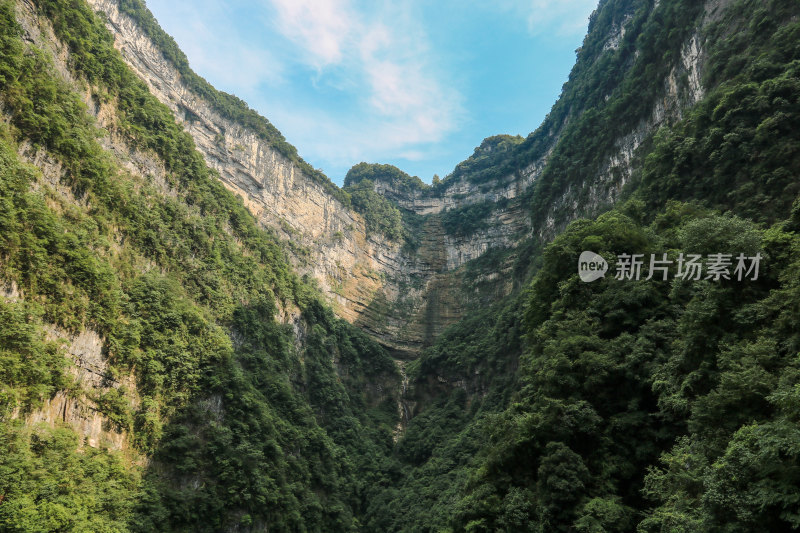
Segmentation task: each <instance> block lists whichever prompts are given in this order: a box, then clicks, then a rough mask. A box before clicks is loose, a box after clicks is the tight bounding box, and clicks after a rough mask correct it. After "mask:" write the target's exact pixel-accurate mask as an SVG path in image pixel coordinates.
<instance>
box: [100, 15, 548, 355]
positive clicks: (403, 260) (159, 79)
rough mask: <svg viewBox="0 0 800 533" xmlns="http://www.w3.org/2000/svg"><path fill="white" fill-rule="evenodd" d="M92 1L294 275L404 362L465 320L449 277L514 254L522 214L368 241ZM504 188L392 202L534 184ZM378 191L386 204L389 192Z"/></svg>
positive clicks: (334, 204)
mask: <svg viewBox="0 0 800 533" xmlns="http://www.w3.org/2000/svg"><path fill="white" fill-rule="evenodd" d="M89 3H90V5H92V7H93V8H94V9H95V10H98V11H102V12H103V13H104V14H105V16H106V18H107V21H108V25H109V28H110V29H111V30H112V32H113V34H114V37H115V46H116V47H117V48H118V49H119V50H120V52H121V53H122V55H123V57H124V59H125V60H126V62H127V63H128V64H129V66H130V67H131V68H132V69H133V70H134V71H135V72H136V73H137V74H138V75H139V76H140V77H141V78H142V79H143V80H144V81H145V82H146V83H147V85H148V87H149V89H150V91H151V92H152V93H153V94H154V95H155V96H156V97H157V98H158V99H159V100H161V102H163V103H164V104H166V105H167V106H169V108H170V109H171V110H172V111H173V113H174V114H175V116H176V118H177V119H178V120H179V121H180V122H181V123H182V124H183V126H184V128H185V129H186V131H187V132H189V133H190V134H191V136H192V137H193V138H194V141H195V144H196V145H197V148H198V150H199V151H200V152H201V153H202V154H203V155H204V157H205V159H206V162H207V163H208V165H209V166H210V167H212V168H214V169H216V170H217V171H218V172H219V175H220V179H221V180H222V182H223V183H224V184H225V186H226V187H227V188H228V189H230V190H231V191H233V192H234V193H236V194H238V195H239V196H241V198H242V199H243V201H244V202H245V205H246V206H247V207H248V208H249V209H250V211H251V212H252V213H253V214H254V215H255V216H256V217H257V218H258V219H259V220H260V222H262V223H263V224H264V225H265V226H268V227H270V228H272V229H273V230H275V231H276V232H277V233H278V234H279V235H280V236H281V237H282V238H284V239H286V240H287V241H291V242H292V245H291V246H289V247H287V248H288V249H289V251H290V253H292V254H293V256H294V257H293V260H294V263H295V265H296V267H297V268H298V270H299V271H300V273H302V274H309V275H311V276H313V277H314V278H315V279H316V280H317V282H318V284H319V286H320V288H321V289H322V290H323V291H324V292H325V293H326V294H327V295H328V297H329V298H330V301H331V302H332V303H333V305H334V309H335V310H336V312H337V313H338V314H339V315H340V316H341V317H343V318H345V319H347V320H348V321H351V322H354V323H358V324H360V325H362V326H363V327H364V328H365V329H366V330H368V331H370V332H371V333H372V334H373V335H374V336H375V337H376V338H377V339H378V340H380V341H381V342H382V343H383V344H385V345H386V346H387V347H389V348H392V349H395V350H397V351H398V352H400V353H401V355H400V356H401V357H407V356H411V355H413V354H414V353H415V352H416V351H417V350H418V349H419V347H420V346H422V345H423V344H425V343H426V342H427V341H429V340H430V339H431V338H433V336H434V335H435V334H436V333H437V332H438V331H441V329H443V328H444V327H446V326H447V325H448V324H449V323H451V322H452V321H453V320H455V319H457V318H458V317H459V316H461V308H462V307H463V303H464V302H459V297H458V295H449V296H447V295H444V294H443V291H442V289H443V287H445V286H447V285H449V284H451V283H448V282H447V281H446V280H447V279H449V278H450V277H451V276H449V273H450V271H453V270H455V269H457V268H459V267H460V266H462V265H463V264H464V263H466V262H467V261H469V260H470V259H474V258H477V257H478V256H480V255H481V254H483V253H484V252H485V251H486V250H488V249H489V248H490V247H492V246H513V245H514V244H516V241H517V240H518V239H519V236H520V230H521V229H523V228H524V226H525V221H524V217H519V216H518V214H519V212H520V209H519V207H518V206H516V207H514V208H511V209H500V210H498V211H497V212H496V213H494V214H493V215H494V217H495V220H494V222H493V223H492V224H491V225H490V228H489V229H487V230H486V231H483V232H480V233H479V234H475V235H469V236H464V237H459V238H454V237H452V236H449V235H447V234H446V233H445V232H444V231H442V228H441V223H439V222H437V221H433V220H430V221H428V222H426V223H425V224H424V225H423V228H422V235H421V239H420V240H421V245H420V246H419V248H418V249H417V250H413V251H412V250H407V249H404V248H403V246H402V243H399V242H392V241H389V240H388V239H386V238H385V237H383V236H382V235H376V234H368V233H367V231H366V228H365V224H364V220H363V218H362V217H361V216H360V215H359V214H358V213H356V212H354V211H353V210H352V209H350V208H349V207H348V206H346V205H344V204H343V202H342V201H340V200H339V199H338V198H336V197H335V196H334V195H332V194H331V193H330V192H329V191H330V189H329V188H326V186H325V185H323V184H321V183H319V182H318V181H315V180H314V179H313V178H311V177H309V176H307V175H306V174H305V173H304V172H303V171H302V170H301V169H300V168H299V167H298V166H297V165H295V164H294V163H293V162H291V161H290V160H288V159H287V158H286V157H285V156H283V155H282V154H281V153H279V152H278V151H277V150H275V149H274V148H273V147H272V146H271V145H270V144H269V142H268V141H266V140H264V139H262V138H260V137H259V136H258V135H257V134H256V133H254V132H253V131H251V130H249V129H247V128H244V127H242V126H241V125H239V124H237V123H235V122H232V121H230V120H228V119H227V118H225V117H223V116H222V115H221V114H220V113H218V112H217V111H216V110H215V109H214V108H213V106H212V105H211V104H210V103H209V102H207V101H205V100H204V99H203V98H201V97H199V96H198V95H196V94H195V93H193V92H192V91H191V90H190V89H189V88H188V87H187V85H186V84H185V83H184V82H183V80H182V78H181V75H180V73H179V71H178V70H177V69H176V68H175V67H174V66H173V65H172V64H171V63H170V62H169V61H167V60H166V59H165V58H164V56H163V54H162V52H161V51H160V50H159V49H158V47H157V46H156V45H155V44H154V43H153V42H152V41H151V40H150V39H149V38H148V37H147V35H145V34H144V33H143V32H142V31H141V29H140V28H139V27H138V26H137V25H136V23H135V21H134V20H133V19H131V18H130V17H128V16H127V15H125V14H124V13H122V12H121V11H120V9H119V4H118V2H117V1H116V0H89ZM502 181H503V183H502V185H500V184H498V186H497V187H493V188H492V190H491V191H490V192H482V191H481V190H478V188H476V187H473V186H471V185H470V184H468V183H455V184H453V185H452V186H451V187H449V188H448V189H447V190H446V191H445V193H444V194H443V195H441V196H438V197H421V196H420V197H415V196H413V195H412V196H410V197H403V198H400V197H398V198H397V199H398V203H399V204H400V205H401V206H402V207H405V208H407V209H409V210H411V211H414V212H416V213H418V214H426V215H429V214H437V213H441V212H443V211H445V210H447V209H453V208H457V207H460V206H462V205H467V204H470V203H475V202H486V201H491V202H495V201H497V200H499V199H502V198H506V199H512V198H515V197H516V196H517V195H518V194H519V193H520V191H521V189H522V188H524V187H526V186H528V185H529V184H530V183H531V182H532V179H526V180H519V179H517V178H516V177H515V176H508V177H506V178H505V179H504V180H502ZM379 192H385V193H386V194H387V196H390V197H391V194H390V191H388V190H385V191H381V190H380V189H379ZM451 300H452V301H451ZM415 310H417V311H415Z"/></svg>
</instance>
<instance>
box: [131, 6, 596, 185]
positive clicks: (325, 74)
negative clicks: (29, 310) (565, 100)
mask: <svg viewBox="0 0 800 533" xmlns="http://www.w3.org/2000/svg"><path fill="white" fill-rule="evenodd" d="M596 4H597V0H494V1H492V2H489V1H486V0H484V1H479V0H406V1H402V2H398V1H394V2H391V1H385V0H371V1H363V0H222V1H219V0H217V1H213V0H147V6H148V7H149V8H150V10H151V11H152V12H153V14H154V15H155V17H156V19H158V21H159V23H160V24H161V26H162V28H164V30H165V31H166V32H167V33H169V34H170V35H172V36H173V37H174V38H175V40H176V41H177V43H178V45H179V46H180V47H181V49H182V50H183V51H184V52H185V53H186V55H187V57H188V58H189V63H190V65H191V66H192V68H193V69H194V70H195V72H197V73H198V74H200V75H201V76H203V77H204V78H206V79H207V80H208V81H209V82H211V84H212V85H214V86H215V87H216V88H217V89H220V90H222V91H225V92H229V93H232V94H235V95H236V96H238V97H240V98H242V99H243V100H245V101H246V102H247V103H248V104H249V105H250V107H252V108H254V109H255V110H257V111H258V112H259V113H261V114H262V115H264V116H265V117H267V118H268V119H269V120H270V122H272V123H273V124H274V125H275V126H276V127H277V128H278V129H279V130H280V131H281V132H282V133H283V135H284V136H285V137H286V139H287V140H288V141H289V142H290V143H292V144H293V145H294V146H296V147H297V150H298V152H299V153H300V156H301V157H303V159H305V160H306V161H308V162H309V163H310V164H311V165H313V166H314V167H315V168H318V169H321V170H322V171H323V172H325V173H326V174H327V175H328V177H330V178H331V180H333V181H334V182H335V183H338V184H341V183H342V181H343V179H344V176H345V174H346V173H347V170H348V169H349V168H350V167H351V166H353V165H355V164H356V163H359V162H361V161H366V162H368V163H390V164H393V165H396V166H397V167H399V168H401V169H403V170H404V171H406V172H408V173H409V174H411V175H417V176H419V177H420V178H422V180H423V181H425V182H428V183H430V181H431V179H432V177H433V175H434V174H437V175H439V176H440V177H442V178H443V177H445V176H446V175H447V174H449V173H450V172H452V170H453V168H454V167H455V165H456V164H457V163H458V162H460V161H463V160H464V159H466V158H467V157H469V156H470V155H471V154H472V151H473V149H474V148H475V147H476V146H478V145H479V144H480V143H481V141H482V140H483V139H484V138H486V137H489V136H491V135H497V134H500V133H508V134H512V135H517V134H519V135H522V136H526V135H527V134H528V133H530V132H531V131H533V130H535V129H536V127H537V126H538V125H539V124H540V123H541V122H542V120H543V119H544V117H545V115H546V114H547V113H548V112H549V110H550V108H551V106H552V105H553V103H554V102H555V101H556V99H557V98H558V95H559V94H560V92H561V87H562V85H563V84H564V82H565V81H566V80H567V77H568V75H569V71H570V69H571V68H572V65H573V63H574V62H575V50H576V49H577V48H578V47H580V45H581V43H582V41H583V37H584V35H585V33H586V29H587V26H588V18H589V15H590V13H591V12H592V11H593V9H594V8H595V7H596Z"/></svg>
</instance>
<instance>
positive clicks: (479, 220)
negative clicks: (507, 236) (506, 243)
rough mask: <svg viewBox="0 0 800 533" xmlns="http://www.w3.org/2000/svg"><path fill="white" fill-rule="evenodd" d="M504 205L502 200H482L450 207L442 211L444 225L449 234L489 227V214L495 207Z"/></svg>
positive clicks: (463, 233)
mask: <svg viewBox="0 0 800 533" xmlns="http://www.w3.org/2000/svg"><path fill="white" fill-rule="evenodd" d="M501 207H503V204H501V203H500V202H480V203H476V204H468V205H465V206H463V207H457V208H454V209H448V210H447V211H445V212H444V213H442V227H444V231H445V232H446V233H447V234H448V235H454V236H465V235H472V234H473V233H475V232H477V231H480V230H484V229H487V228H488V227H489V225H490V223H491V221H490V220H489V216H490V215H491V214H492V212H493V211H494V210H495V209H499V208H501Z"/></svg>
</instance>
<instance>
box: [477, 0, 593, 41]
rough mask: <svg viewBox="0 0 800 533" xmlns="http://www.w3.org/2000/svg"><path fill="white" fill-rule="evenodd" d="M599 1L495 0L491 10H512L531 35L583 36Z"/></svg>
mask: <svg viewBox="0 0 800 533" xmlns="http://www.w3.org/2000/svg"><path fill="white" fill-rule="evenodd" d="M598 1H599V0H496V3H495V4H493V6H494V9H500V10H503V11H507V12H512V13H515V14H516V15H517V16H518V17H519V18H520V19H521V20H524V21H525V22H526V23H527V25H528V30H529V31H530V32H531V33H532V34H534V35H542V34H550V35H556V36H560V37H564V36H571V35H583V34H584V33H586V27H587V25H588V22H589V15H591V13H592V11H594V9H595V8H596V7H597V4H598Z"/></svg>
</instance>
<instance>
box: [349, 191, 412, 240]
mask: <svg viewBox="0 0 800 533" xmlns="http://www.w3.org/2000/svg"><path fill="white" fill-rule="evenodd" d="M344 190H345V191H347V193H348V194H349V195H350V201H351V202H352V206H353V209H355V210H356V211H357V212H359V213H361V214H362V215H364V222H365V223H366V225H367V231H368V232H374V233H382V234H384V235H385V236H386V237H388V238H389V239H391V240H393V241H399V240H400V239H401V238H402V237H403V235H404V233H405V231H404V228H403V215H402V213H401V212H400V209H399V208H398V207H397V206H396V205H395V204H393V203H392V202H390V201H389V200H387V199H386V198H385V197H384V196H382V195H380V194H378V193H377V192H375V186H374V184H373V183H372V181H370V180H367V179H365V180H362V181H359V182H357V183H355V184H353V185H349V186H347V187H345V189H344Z"/></svg>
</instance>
